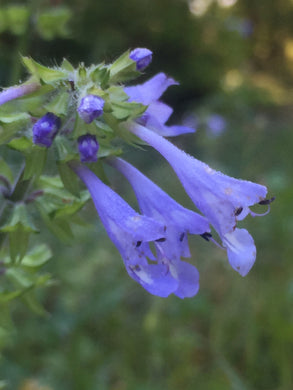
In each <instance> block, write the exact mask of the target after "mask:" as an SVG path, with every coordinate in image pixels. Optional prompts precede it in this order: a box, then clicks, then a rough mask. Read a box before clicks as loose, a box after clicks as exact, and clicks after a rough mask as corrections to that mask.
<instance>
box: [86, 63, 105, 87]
mask: <svg viewBox="0 0 293 390" xmlns="http://www.w3.org/2000/svg"><path fill="white" fill-rule="evenodd" d="M89 75H90V78H91V79H92V81H93V82H94V83H95V84H98V85H101V86H102V87H105V86H106V85H107V84H108V82H109V79H110V71H109V69H108V68H107V67H106V66H105V65H104V64H99V65H97V66H95V67H93V68H91V69H90V70H89Z"/></svg>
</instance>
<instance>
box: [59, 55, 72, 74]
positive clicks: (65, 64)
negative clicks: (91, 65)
mask: <svg viewBox="0 0 293 390" xmlns="http://www.w3.org/2000/svg"><path fill="white" fill-rule="evenodd" d="M61 68H62V69H64V70H65V71H67V72H74V67H73V66H72V65H71V63H70V62H69V61H68V60H67V59H66V58H64V59H63V61H62V64H61Z"/></svg>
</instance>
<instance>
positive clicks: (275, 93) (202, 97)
mask: <svg viewBox="0 0 293 390" xmlns="http://www.w3.org/2000/svg"><path fill="white" fill-rule="evenodd" d="M135 47H147V48H149V49H151V50H152V51H153V52H154V57H153V63H152V64H151V66H150V67H149V68H148V69H147V74H146V75H144V76H142V78H141V81H143V80H144V79H146V78H148V77H151V76H152V75H154V74H155V73H156V72H159V71H164V72H166V73H168V74H169V75H172V76H173V77H174V78H175V79H176V80H178V81H179V82H180V86H178V87H172V88H170V91H168V92H167V93H166V94H165V99H164V100H165V101H166V102H168V103H169V104H171V105H172V106H173V107H174V108H175V112H176V114H174V115H173V121H174V123H175V122H185V123H188V124H192V125H193V126H195V127H196V128H197V132H196V133H195V134H193V135H186V136H183V137H180V139H178V140H174V142H176V144H177V145H178V146H180V147H182V148H185V149H186V150H187V151H188V152H189V153H191V154H193V155H195V156H196V157H197V158H199V159H202V160H204V161H205V162H207V163H209V164H210V165H212V166H213V167H214V168H216V169H221V170H222V171H223V172H225V173H227V174H229V175H232V176H235V177H241V178H245V179H248V180H251V181H256V182H260V183H262V184H265V185H267V186H268V187H269V190H270V195H271V196H276V200H275V202H274V203H273V204H272V210H271V213H270V214H269V215H267V216H266V217H264V218H254V219H253V218H252V217H248V218H247V220H246V221H244V222H242V223H241V225H242V226H243V227H246V228H248V229H249V230H250V232H251V233H252V235H253V236H254V238H255V242H256V245H257V249H258V255H257V261H256V264H255V266H254V267H253V269H252V270H251V272H250V273H249V275H248V276H247V277H245V278H242V277H241V276H239V275H238V274H237V273H236V272H235V271H233V270H232V269H231V267H230V266H229V264H228V261H227V259H226V255H225V252H224V251H221V250H220V249H219V248H217V247H215V246H214V245H213V244H212V243H207V242H205V241H204V240H202V239H201V238H200V237H191V239H190V244H191V251H192V254H193V256H192V259H191V260H190V261H191V262H192V263H193V264H195V265H196V266H197V267H198V269H199V272H200V275H201V288H200V292H199V293H198V295H197V296H196V297H194V298H192V299H185V300H180V299H179V298H177V297H169V298H167V299H162V298H158V297H154V296H151V295H149V294H148V293H147V292H145V291H144V290H143V289H142V288H141V287H140V286H139V285H138V284H136V283H135V282H134V281H133V280H131V279H130V278H129V277H128V275H127V274H126V272H125V269H124V267H123V264H122V260H121V259H120V255H119V253H118V251H117V250H116V249H115V248H114V246H113V245H112V243H111V242H110V240H109V239H108V237H107V235H106V233H105V231H104V230H103V227H102V225H101V224H100V222H99V220H98V217H97V216H96V215H95V211H94V209H93V206H92V205H91V204H88V206H87V207H86V208H85V209H84V210H83V216H84V219H85V220H86V221H87V226H80V227H79V228H76V229H75V240H74V242H72V243H71V244H70V243H68V242H62V241H60V242H57V241H56V238H55V237H53V236H52V235H50V234H49V233H45V232H44V233H42V234H43V235H44V236H45V238H46V240H47V241H48V242H49V243H50V244H51V246H52V247H53V248H54V258H53V259H52V260H51V262H49V263H48V265H47V269H48V271H49V272H51V273H52V274H53V276H54V279H55V280H56V283H55V284H54V285H53V286H52V287H51V288H49V289H46V290H45V291H43V292H41V293H40V296H39V298H40V300H41V301H42V303H43V305H44V307H45V308H46V310H47V312H48V316H47V317H40V316H37V315H36V314H34V313H32V312H31V311H29V310H28V309H27V308H26V307H25V306H23V305H22V304H20V303H17V302H16V303H15V305H14V307H13V316H12V317H13V328H12V329H13V330H12V331H11V333H10V335H9V342H7V337H6V336H7V335H2V334H0V343H2V339H3V354H2V358H1V361H0V364H1V366H0V372H1V377H0V379H2V380H3V381H4V380H5V381H6V385H7V386H6V387H5V389H11V390H15V389H17V390H81V389H86V390H87V389H91V390H162V389H168V390H169V389H170V390H178V389H185V390H193V389H198V390H230V389H232V390H292V388H293V239H292V236H293V211H292V210H293V207H292V206H293V180H292V177H293V172H292V171H293V169H292V168H293V113H292V103H293V0H280V1H275V0H258V1H255V0H238V1H237V0H189V1H188V0H115V1H113V0H109V1H104V0H83V1H80V0H72V1H69V0H68V1H61V0H59V1H58V0H55V1H53V0H51V1H34V0H32V1H22V2H21V1H19V2H17V3H14V2H13V1H11V0H9V1H8V0H7V1H5V0H2V1H1V4H0V84H1V86H3V87H5V86H8V85H11V84H15V83H18V82H19V80H23V79H24V78H25V74H23V70H22V67H21V65H20V61H19V54H20V53H21V54H23V55H31V56H32V57H33V58H34V59H36V60H37V61H40V62H41V63H43V64H46V65H55V64H58V63H60V61H61V60H62V58H63V57H66V58H67V59H69V60H70V61H71V62H72V63H73V64H75V65H76V64H77V63H78V62H81V61H83V62H84V63H85V64H86V65H90V64H91V63H98V62H101V61H102V60H106V61H112V60H113V59H114V58H115V57H117V56H118V55H120V54H121V53H122V52H123V51H125V50H127V49H128V48H135ZM125 157H126V158H127V159H128V161H131V162H133V163H135V164H136V166H138V167H139V168H141V169H142V170H143V171H144V172H145V173H147V174H148V175H149V176H150V177H152V178H153V179H154V181H156V182H157V183H158V184H160V185H161V186H162V188H163V189H165V190H167V191H168V192H169V193H170V194H171V195H173V196H174V197H175V198H176V199H177V200H179V201H180V202H182V204H184V205H185V206H188V207H192V205H191V202H190V201H189V199H188V197H187V196H186V195H185V193H184V191H183V190H182V189H181V187H180V184H179V182H178V180H177V179H176V177H175V175H174V174H173V172H172V171H171V169H170V168H169V167H168V166H167V164H166V163H165V162H164V161H163V159H162V158H161V157H160V156H159V155H158V154H157V153H155V152H153V151H151V150H150V149H145V150H144V151H141V150H139V151H137V150H135V151H133V150H130V149H129V150H127V153H126V155H125ZM109 174H110V175H111V177H112V183H114V187H115V189H116V190H117V191H119V193H120V194H122V195H123V196H124V197H125V199H127V200H128V201H129V202H130V203H131V204H132V205H135V202H134V196H133V194H132V192H131V190H130V187H128V186H127V185H126V183H125V182H124V181H123V180H121V178H120V177H119V176H118V175H115V174H114V173H113V172H109ZM257 211H263V209H261V210H260V208H258V209H257ZM0 315H1V314H0ZM11 326H12V325H11ZM4 336H5V337H4ZM4 339H5V340H6V341H5V345H4ZM1 383H3V388H4V382H1Z"/></svg>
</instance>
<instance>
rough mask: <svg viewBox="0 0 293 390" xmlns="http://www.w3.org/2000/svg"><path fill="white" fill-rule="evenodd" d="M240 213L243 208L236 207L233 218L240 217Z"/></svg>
mask: <svg viewBox="0 0 293 390" xmlns="http://www.w3.org/2000/svg"><path fill="white" fill-rule="evenodd" d="M242 211H243V207H237V209H235V211H234V215H235V217H237V216H238V215H240V214H241V213H242Z"/></svg>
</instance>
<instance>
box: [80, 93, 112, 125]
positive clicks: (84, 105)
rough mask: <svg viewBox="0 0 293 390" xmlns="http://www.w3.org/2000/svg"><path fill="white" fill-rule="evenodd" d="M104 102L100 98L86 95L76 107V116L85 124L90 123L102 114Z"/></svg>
mask: <svg viewBox="0 0 293 390" xmlns="http://www.w3.org/2000/svg"><path fill="white" fill-rule="evenodd" d="M104 104H105V101H104V99H102V98H101V97H100V96H96V95H87V96H85V97H84V98H82V99H81V102H80V104H79V106H78V109H77V111H78V115H79V116H80V118H81V119H82V120H84V121H85V123H91V122H92V121H93V120H94V119H96V118H98V117H99V116H101V115H102V114H103V108H104Z"/></svg>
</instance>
